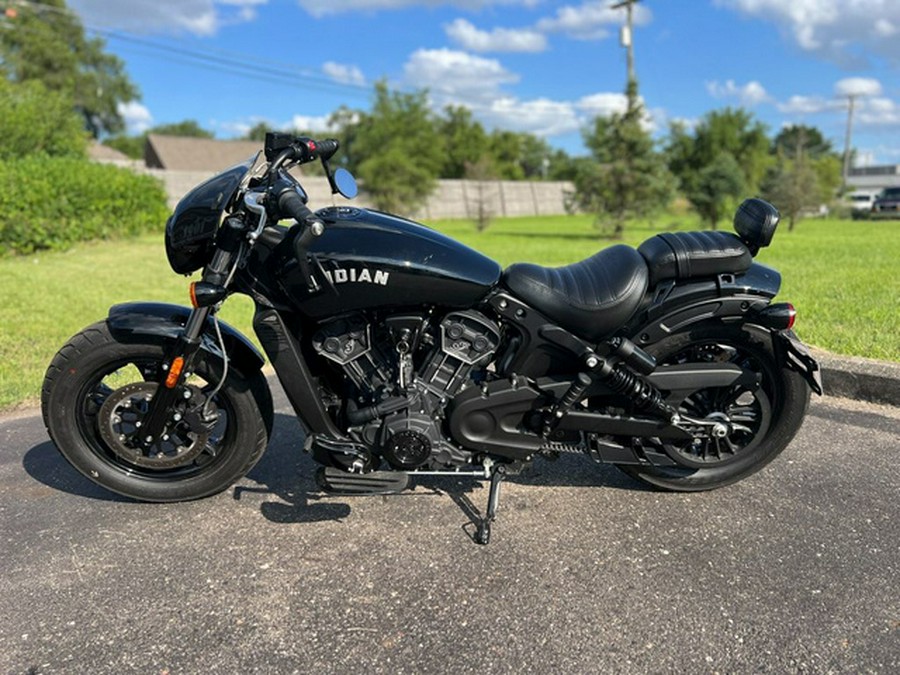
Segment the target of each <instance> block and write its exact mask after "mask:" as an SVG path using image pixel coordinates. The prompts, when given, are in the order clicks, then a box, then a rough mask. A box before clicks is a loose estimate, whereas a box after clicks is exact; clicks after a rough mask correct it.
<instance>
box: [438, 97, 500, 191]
mask: <svg viewBox="0 0 900 675" xmlns="http://www.w3.org/2000/svg"><path fill="white" fill-rule="evenodd" d="M438 131H439V133H440V134H441V136H443V138H444V144H445V146H446V148H447V152H446V153H445V155H444V162H443V166H442V167H441V174H440V175H441V178H463V177H464V176H465V175H466V170H467V167H468V166H476V165H480V166H482V168H483V167H484V163H483V162H482V159H483V158H484V157H485V155H486V154H487V150H488V148H487V133H486V132H485V130H484V127H483V126H481V124H480V123H479V122H476V121H475V120H474V119H473V118H472V111H471V110H469V109H468V108H466V107H463V106H447V107H446V108H444V115H443V116H442V117H441V118H440V120H439V122H438Z"/></svg>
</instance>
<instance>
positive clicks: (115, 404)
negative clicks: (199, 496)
mask: <svg viewBox="0 0 900 675" xmlns="http://www.w3.org/2000/svg"><path fill="white" fill-rule="evenodd" d="M158 386H159V384H158V383H157V382H135V383H133V384H127V385H125V386H124V387H121V388H119V389H116V390H115V391H114V392H113V393H111V394H110V395H109V396H108V397H107V398H106V401H104V402H103V405H102V406H101V407H100V412H99V414H98V415H97V423H98V425H99V427H100V436H101V438H103V441H104V442H105V443H106V444H107V445H108V446H109V449H110V450H112V451H113V452H114V453H115V454H116V455H117V456H119V457H121V458H122V459H124V460H125V461H127V462H129V463H131V464H134V465H135V466H140V467H144V468H148V469H171V468H173V467H176V466H181V465H183V464H187V463H189V462H192V461H193V460H194V459H195V458H196V457H197V456H198V455H199V454H200V453H202V452H203V449H204V448H205V447H206V443H207V441H208V440H209V437H210V433H211V430H210V429H209V428H208V427H207V426H199V425H191V424H189V422H188V420H186V419H185V415H184V410H182V409H183V408H184V405H183V404H181V405H179V411H178V412H177V414H176V412H175V411H173V415H172V418H171V419H170V420H168V421H167V422H166V427H165V430H164V431H163V433H162V435H161V436H160V438H158V439H156V440H155V441H154V442H153V443H152V444H151V445H150V446H149V447H147V446H145V445H144V444H143V443H142V442H141V425H142V423H143V420H144V418H145V417H146V416H147V413H148V412H149V410H150V401H151V400H152V399H153V395H154V394H155V393H156V390H157V388H158ZM191 389H194V390H195V392H194V393H195V395H196V394H199V390H196V387H191Z"/></svg>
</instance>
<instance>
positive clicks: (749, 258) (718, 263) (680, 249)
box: [637, 231, 753, 287]
mask: <svg viewBox="0 0 900 675" xmlns="http://www.w3.org/2000/svg"><path fill="white" fill-rule="evenodd" d="M637 250H638V252H640V254H641V255H642V256H644V259H645V260H646V261H647V268H648V269H649V271H650V286H651V287H652V286H656V284H658V283H659V282H661V281H665V280H667V279H692V278H694V277H705V276H714V275H716V274H725V273H732V274H740V273H741V272H746V271H747V270H748V269H749V268H750V265H751V264H752V263H753V255H752V254H751V253H750V249H748V248H747V245H746V244H744V242H742V241H741V240H740V239H739V238H738V237H737V236H735V235H733V234H731V233H730V232H716V231H705V232H664V233H663V234H658V235H656V236H655V237H652V238H650V239H648V240H647V241H645V242H644V243H643V244H641V245H640V246H638V249H637Z"/></svg>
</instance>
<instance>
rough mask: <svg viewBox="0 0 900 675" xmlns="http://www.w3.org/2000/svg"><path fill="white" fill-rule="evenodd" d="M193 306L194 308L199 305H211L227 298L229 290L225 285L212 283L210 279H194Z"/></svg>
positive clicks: (192, 284) (192, 290)
mask: <svg viewBox="0 0 900 675" xmlns="http://www.w3.org/2000/svg"><path fill="white" fill-rule="evenodd" d="M190 288H191V290H190V293H191V306H192V307H193V308H194V309H197V308H198V307H211V306H212V305H215V304H216V303H218V302H221V301H222V300H224V299H225V296H226V295H227V293H228V292H227V291H226V290H225V287H224V286H219V284H211V283H209V282H208V281H194V282H192V283H191V287H190Z"/></svg>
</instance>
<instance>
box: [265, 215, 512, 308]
mask: <svg viewBox="0 0 900 675" xmlns="http://www.w3.org/2000/svg"><path fill="white" fill-rule="evenodd" d="M317 215H318V216H319V217H320V218H322V220H323V221H324V222H325V224H326V228H325V233H324V234H323V235H322V236H321V237H319V238H318V239H317V240H316V241H315V243H314V244H313V245H312V246H311V248H310V254H311V258H312V264H311V266H310V267H311V270H312V273H313V275H314V276H315V277H316V278H317V279H319V281H320V284H319V288H318V289H317V290H315V291H312V292H311V291H310V290H309V289H308V288H307V285H306V281H305V280H304V278H303V275H302V274H301V272H300V269H299V266H294V265H291V266H289V268H288V269H286V270H285V271H286V274H285V276H284V277H283V278H282V287H283V288H284V290H285V291H286V292H287V294H288V295H289V296H290V297H291V300H292V301H293V302H294V303H295V304H296V305H297V307H298V308H299V309H300V310H301V311H302V312H303V313H304V314H306V315H307V316H310V317H313V318H324V317H327V316H332V315H335V314H341V313H344V312H349V311H355V310H361V309H381V308H385V309H388V308H401V307H410V306H422V305H433V306H441V307H450V308H457V307H470V306H472V305H473V304H475V303H477V302H478V301H479V300H480V299H481V298H483V297H484V296H485V295H486V294H487V292H488V291H489V290H490V289H491V288H493V286H494V285H495V284H496V283H497V281H498V280H499V278H500V272H501V268H500V265H499V264H497V263H496V262H494V261H493V260H491V259H490V258H488V257H486V256H484V255H482V254H481V253H479V252H477V251H475V250H473V249H471V248H469V247H467V246H464V245H463V244H460V243H459V242H457V241H454V240H453V239H450V238H449V237H446V236H444V235H443V234H441V233H439V232H436V231H435V230H432V229H430V228H428V227H426V226H424V225H420V224H418V223H415V222H413V221H411V220H406V219H403V218H398V217H396V216H391V215H388V214H386V213H380V212H377V211H370V210H368V209H361V208H350V207H333V208H327V209H322V210H320V211H319V212H318V213H317ZM323 276H324V278H325V282H324V283H321V281H322V277H323Z"/></svg>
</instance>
